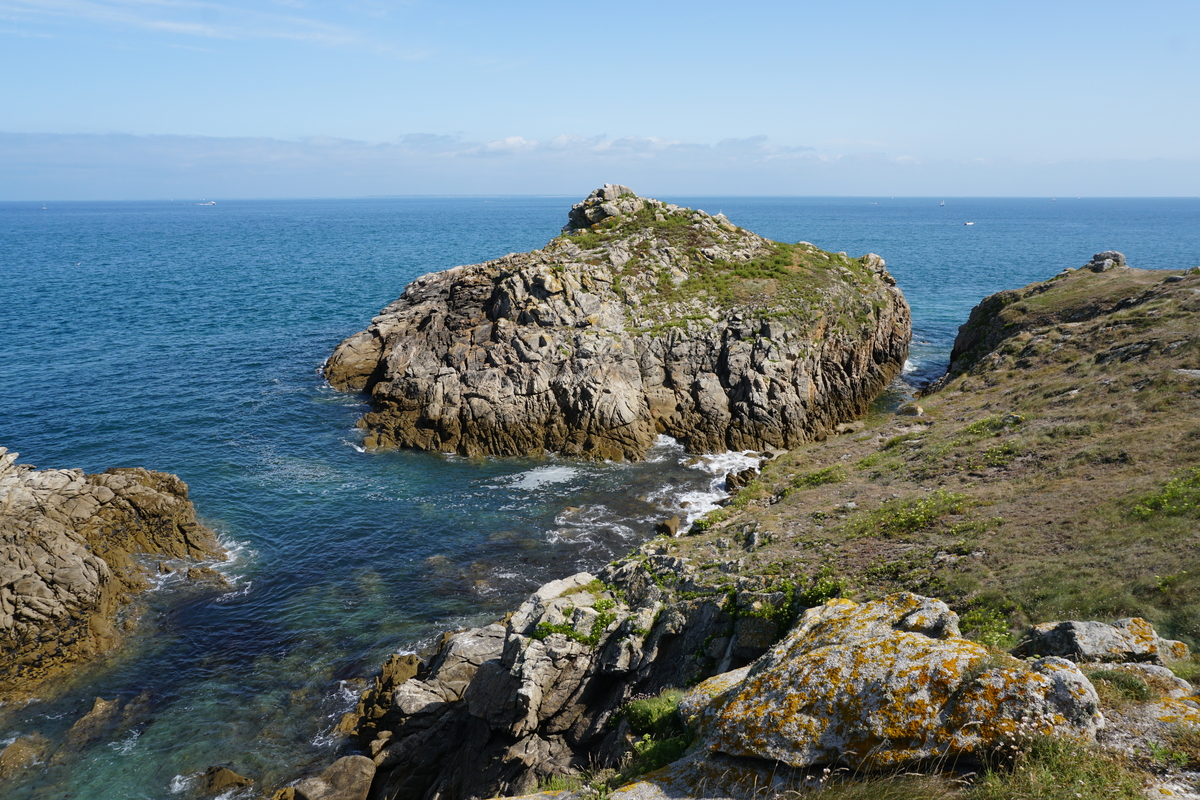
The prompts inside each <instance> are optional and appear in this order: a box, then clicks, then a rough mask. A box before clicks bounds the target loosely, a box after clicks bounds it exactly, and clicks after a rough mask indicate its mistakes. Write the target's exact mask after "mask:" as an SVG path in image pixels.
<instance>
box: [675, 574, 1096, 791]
mask: <svg viewBox="0 0 1200 800" xmlns="http://www.w3.org/2000/svg"><path fill="white" fill-rule="evenodd" d="M1098 704H1099V701H1098V699H1097V696H1096V693H1095V690H1094V689H1093V688H1092V685H1091V684H1090V683H1089V682H1088V680H1087V678H1086V677H1084V675H1083V673H1081V672H1080V671H1079V669H1078V668H1077V667H1076V666H1075V665H1074V664H1072V663H1071V662H1069V661H1066V660H1064V659H1061V658H1043V659H1040V660H1037V661H1033V662H1030V663H1024V662H1020V661H1017V660H1016V659H1012V658H1007V657H996V656H994V655H992V654H991V653H990V652H989V651H988V650H987V649H986V648H984V647H983V646H981V645H979V644H976V643H974V642H971V641H969V640H967V639H964V638H962V637H961V636H960V635H959V633H958V619H957V616H956V615H955V614H954V613H953V612H952V611H950V609H949V608H948V607H947V606H946V605H945V604H944V603H942V602H940V601H938V600H932V599H929V598H925V597H920V596H918V595H913V594H908V593H902V594H896V595H891V596H889V597H887V598H885V599H883V600H879V601H875V602H871V603H865V604H861V605H860V604H857V603H854V602H851V601H849V600H832V601H830V602H829V603H826V604H825V605H823V606H820V607H818V608H813V609H809V610H808V611H807V612H805V614H804V615H803V617H802V618H801V619H800V620H799V622H798V623H797V624H796V626H795V627H794V628H793V629H792V631H791V632H790V633H789V634H788V636H787V637H786V638H785V639H783V640H782V641H781V642H780V643H779V644H777V645H775V647H773V648H772V649H771V650H770V651H769V652H768V653H767V654H766V655H765V656H763V657H762V658H761V659H759V660H758V661H757V662H755V664H753V665H752V666H750V667H745V668H743V669H741V670H737V671H734V672H731V673H728V674H724V675H719V676H717V677H715V678H712V679H709V680H708V681H705V682H704V683H701V684H700V685H699V686H697V687H696V688H695V689H694V690H693V691H692V692H691V693H690V694H689V695H688V696H687V697H685V698H684V701H683V703H682V704H681V705H680V711H681V713H683V714H684V715H685V717H686V718H688V719H689V720H690V722H691V724H692V725H693V726H694V727H695V730H696V731H697V736H698V738H699V739H700V741H701V742H702V743H703V746H704V747H705V748H706V749H708V750H710V751H712V752H718V753H724V754H726V755H731V756H748V757H755V758H761V759H768V760H772V761H777V762H780V763H782V764H786V765H788V766H791V767H807V766H812V765H819V764H841V765H844V766H847V767H849V768H851V769H863V770H877V769H892V768H895V767H900V766H903V765H907V764H913V763H917V762H921V761H926V760H929V759H949V760H950V761H953V760H955V759H957V758H958V757H961V756H973V755H976V754H978V753H980V752H983V751H988V750H991V749H994V748H998V747H1000V746H1003V745H1004V744H1006V743H1007V742H1009V741H1011V738H1012V737H1013V736H1014V735H1016V734H1017V733H1018V731H1019V730H1022V729H1025V730H1038V731H1043V732H1055V733H1067V734H1073V735H1078V736H1083V737H1094V735H1095V733H1096V731H1097V729H1098V728H1099V727H1100V726H1101V725H1103V717H1102V716H1101V715H1100V712H1099V710H1098V708H1099V705H1098Z"/></svg>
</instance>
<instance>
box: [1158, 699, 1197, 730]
mask: <svg viewBox="0 0 1200 800" xmlns="http://www.w3.org/2000/svg"><path fill="white" fill-rule="evenodd" d="M1147 710H1148V711H1149V712H1150V715H1151V716H1152V717H1153V718H1154V719H1156V720H1158V721H1159V722H1168V723H1175V724H1179V725H1189V726H1192V727H1196V728H1200V709H1197V708H1196V707H1194V706H1191V705H1188V704H1187V703H1185V702H1184V701H1182V700H1173V699H1166V700H1161V701H1159V702H1157V703H1152V704H1150V705H1148V706H1147Z"/></svg>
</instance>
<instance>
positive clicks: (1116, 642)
mask: <svg viewBox="0 0 1200 800" xmlns="http://www.w3.org/2000/svg"><path fill="white" fill-rule="evenodd" d="M1019 651H1020V652H1021V653H1022V654H1023V655H1041V656H1063V657H1064V658H1070V659H1072V660H1076V661H1118V662H1130V661H1134V662H1147V663H1151V664H1169V663H1171V662H1173V661H1182V660H1184V659H1186V658H1187V657H1188V655H1189V653H1188V646H1187V645H1186V644H1184V643H1183V642H1177V641H1175V640H1174V639H1164V638H1162V637H1161V636H1159V635H1158V632H1157V631H1155V630H1154V627H1153V626H1152V625H1151V624H1150V623H1149V622H1147V621H1146V620H1144V619H1142V618H1141V617H1128V618H1126V619H1119V620H1117V621H1116V622H1114V623H1113V624H1111V625H1108V624H1106V623H1103V622H1078V621H1075V620H1067V621H1064V622H1043V623H1042V624H1040V625H1034V626H1033V629H1032V630H1031V631H1030V632H1029V636H1028V637H1027V638H1026V640H1025V641H1024V642H1022V643H1021V646H1020V650H1019Z"/></svg>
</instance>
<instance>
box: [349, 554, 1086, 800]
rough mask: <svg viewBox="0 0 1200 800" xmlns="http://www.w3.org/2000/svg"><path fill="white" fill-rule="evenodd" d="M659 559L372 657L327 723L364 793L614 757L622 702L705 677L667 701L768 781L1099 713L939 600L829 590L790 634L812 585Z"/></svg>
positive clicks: (452, 796)
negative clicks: (370, 671)
mask: <svg viewBox="0 0 1200 800" xmlns="http://www.w3.org/2000/svg"><path fill="white" fill-rule="evenodd" d="M671 550H672V548H671V545H670V543H669V542H668V543H664V542H663V540H658V541H656V542H651V543H648V544H647V545H644V546H643V547H642V548H641V549H640V551H639V553H638V554H636V555H635V556H633V557H630V558H628V559H624V560H622V561H619V562H616V563H614V564H612V565H610V566H608V567H606V568H605V569H604V570H602V571H601V572H600V573H599V575H598V576H597V577H593V576H592V575H590V574H587V573H580V574H578V575H574V576H571V577H570V578H566V579H563V580H559V581H554V582H551V583H549V584H547V585H545V586H543V587H542V588H540V589H539V590H538V591H537V592H535V593H534V594H533V595H531V596H530V597H529V599H528V600H526V602H525V603H524V604H523V605H522V606H521V607H520V608H519V609H517V611H515V612H514V613H513V614H511V615H510V616H509V617H508V618H507V619H506V620H505V621H504V622H503V623H496V624H493V625H488V626H485V627H483V628H475V629H469V630H463V631H459V632H456V633H452V634H447V635H446V636H445V637H444V638H443V640H442V642H441V644H440V646H439V647H438V649H437V651H436V653H435V654H434V655H433V656H432V657H431V658H430V659H429V660H428V663H425V664H421V663H418V662H417V661H416V660H415V659H414V658H413V657H411V656H393V657H392V658H390V659H389V660H388V662H387V664H385V665H384V669H383V672H382V674H381V675H380V676H379V677H378V678H377V679H376V681H375V685H374V686H373V687H372V688H371V689H369V690H368V691H366V692H365V693H364V694H363V696H362V698H361V700H360V703H359V706H358V708H357V709H356V711H355V712H353V713H352V714H350V715H348V718H347V720H346V723H347V724H345V725H344V726H343V729H344V730H352V731H353V732H354V734H355V736H356V738H357V740H358V743H359V745H360V746H361V747H362V748H363V750H364V751H365V752H366V753H368V754H369V755H370V756H371V757H372V758H373V760H374V763H375V765H376V772H375V777H374V783H373V786H372V789H371V793H370V797H371V798H374V799H376V800H378V799H379V798H387V800H393V799H394V798H412V799H413V800H417V799H418V798H426V799H428V800H432V798H441V799H442V800H459V799H463V800H465V798H468V797H488V796H496V795H520V794H523V793H528V792H531V791H533V790H534V789H535V788H536V787H537V786H538V785H539V783H542V782H544V781H545V780H546V779H548V778H552V777H553V776H555V775H565V774H571V773H577V772H579V771H582V770H586V769H590V768H594V767H597V766H616V765H618V764H619V763H621V760H622V758H623V757H624V756H625V755H626V753H627V752H628V751H629V748H630V746H631V745H630V742H631V736H630V731H631V728H630V722H629V720H627V719H625V718H623V717H622V713H621V712H622V709H623V708H625V707H626V706H627V704H628V703H629V702H630V700H631V699H634V698H637V697H646V696H652V695H655V694H657V693H659V692H660V691H662V690H664V689H666V688H669V687H678V686H689V685H694V684H696V683H697V682H698V681H702V680H704V679H706V678H707V679H708V680H705V681H704V682H703V683H701V684H700V686H699V687H698V688H697V689H695V690H694V691H693V692H692V694H691V695H690V696H689V698H687V699H685V701H684V704H683V706H681V711H686V712H687V714H688V715H689V716H691V717H692V718H693V719H692V724H693V725H694V726H695V727H696V729H697V730H698V731H699V735H700V736H701V737H702V741H704V742H705V744H706V748H705V749H706V751H708V752H711V753H713V754H714V755H713V758H715V759H717V761H719V760H720V759H722V758H726V757H727V756H728V755H733V756H736V757H747V756H749V757H753V758H755V759H759V760H760V761H761V762H762V763H765V764H767V766H766V767H764V770H765V771H766V772H769V773H774V772H775V771H776V770H780V769H782V770H787V769H790V768H792V767H799V766H808V765H811V764H849V765H852V766H856V767H862V768H875V767H891V766H895V765H898V764H904V763H909V762H914V761H920V760H923V759H926V758H930V757H951V758H952V757H955V756H960V755H969V754H974V753H977V752H980V751H987V750H988V749H989V748H995V747H997V746H999V745H1001V744H1004V743H1006V742H1007V741H1008V738H1007V737H1011V736H1012V735H1013V734H1014V733H1016V732H1017V726H1018V725H1020V724H1022V723H1024V724H1025V729H1026V730H1028V729H1030V728H1032V727H1036V728H1040V729H1045V730H1055V731H1069V732H1072V733H1076V734H1079V735H1083V736H1089V735H1093V734H1094V733H1095V731H1096V728H1097V727H1098V726H1099V725H1100V724H1102V718H1101V717H1100V715H1099V714H1098V713H1097V709H1096V695H1095V692H1094V690H1093V689H1092V687H1091V685H1090V684H1089V683H1088V681H1087V680H1086V678H1085V677H1084V676H1083V674H1082V673H1081V672H1079V670H1078V669H1077V668H1076V667H1075V665H1073V664H1071V663H1070V662H1068V661H1065V660H1063V659H1060V658H1047V659H1042V660H1040V661H1037V662H1031V663H1025V662H1021V661H1018V660H1016V659H1013V658H1010V657H1007V656H994V655H992V654H991V653H990V652H989V651H988V650H987V649H986V648H984V647H982V646H981V645H978V644H976V643H974V642H970V641H968V640H966V639H963V638H961V637H960V636H959V635H958V629H957V617H956V616H955V614H954V613H953V612H951V611H950V610H949V609H948V608H947V607H946V606H945V605H944V604H943V603H941V602H939V601H936V600H930V599H928V598H924V597H919V596H917V595H912V594H899V595H894V596H891V597H889V598H887V599H885V600H883V601H879V602H876V603H868V604H864V605H858V604H855V603H851V602H849V601H845V600H833V601H830V602H829V603H827V604H825V605H821V606H817V607H816V608H813V609H811V610H808V611H807V612H805V614H804V615H803V616H802V617H801V618H800V621H799V622H798V623H797V624H796V625H795V627H793V628H791V632H790V634H789V633H788V629H789V626H790V625H791V622H792V620H793V619H795V618H796V614H797V613H798V612H799V611H800V610H801V609H802V608H803V606H804V599H803V598H804V597H805V596H810V590H811V588H812V586H811V585H810V586H809V589H806V590H805V591H803V592H802V591H800V590H799V589H800V588H801V587H802V586H803V584H801V586H800V587H798V586H797V584H796V582H795V579H794V578H786V579H780V580H779V581H778V582H776V583H769V582H766V581H764V580H762V579H761V578H736V579H733V580H729V579H728V578H720V577H717V578H716V579H715V580H714V579H713V578H711V577H710V578H705V577H704V575H703V570H698V569H696V568H695V567H694V566H693V564H692V563H691V561H690V560H689V559H687V558H681V557H679V556H676V555H673V554H672V552H671ZM816 580H819V577H818V578H816ZM785 634H787V636H786V638H785V639H783V640H782V641H780V637H781V636H783V635H785ZM776 642H779V644H775V643H776ZM773 645H774V647H773V648H772V646H773ZM760 656H762V658H761V659H760V658H759V657H760ZM755 659H759V660H758V661H757V662H755ZM751 664H753V666H750V665H751ZM793 734H795V735H793ZM781 737H782V738H781ZM789 737H790V738H789ZM760 740H761V741H760ZM760 745H761V746H760ZM714 763H716V762H714Z"/></svg>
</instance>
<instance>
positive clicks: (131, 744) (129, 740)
mask: <svg viewBox="0 0 1200 800" xmlns="http://www.w3.org/2000/svg"><path fill="white" fill-rule="evenodd" d="M141 735H142V732H141V731H130V732H129V735H128V736H126V737H125V738H124V739H118V740H117V741H115V742H109V743H108V746H109V747H111V748H112V749H113V750H116V751H117V753H119V754H120V755H123V756H127V755H129V754H130V753H132V752H133V749H134V748H135V747H137V741H138V737H139V736H141Z"/></svg>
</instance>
